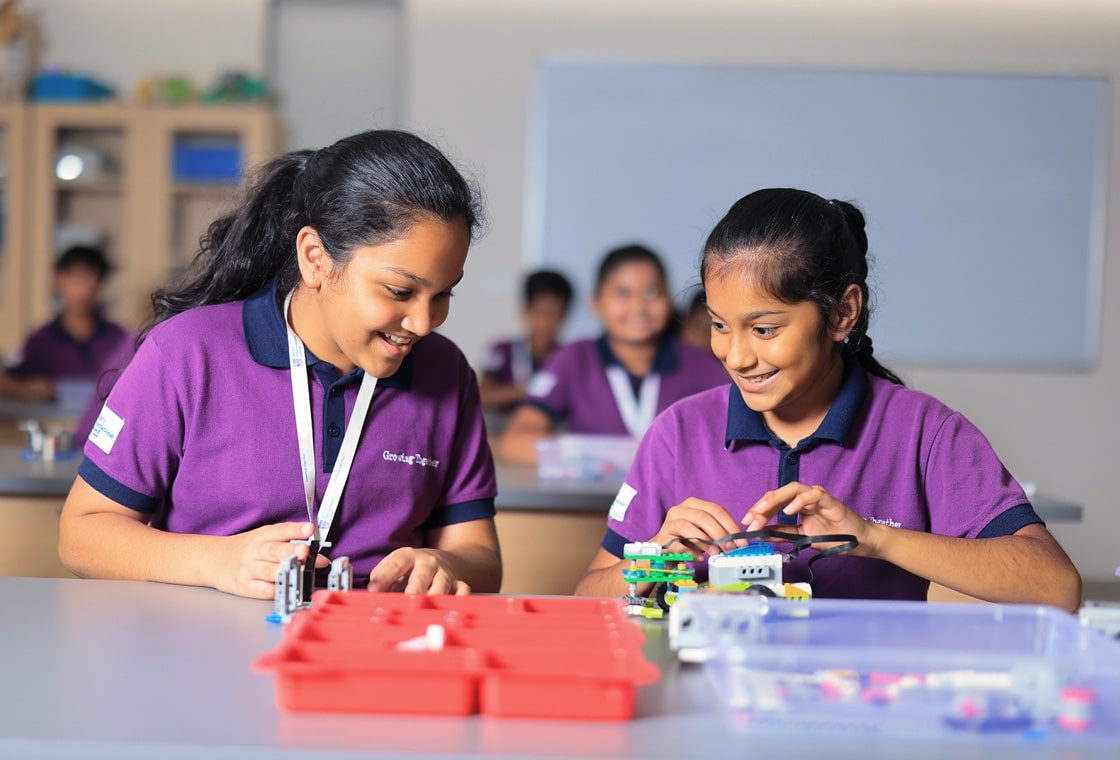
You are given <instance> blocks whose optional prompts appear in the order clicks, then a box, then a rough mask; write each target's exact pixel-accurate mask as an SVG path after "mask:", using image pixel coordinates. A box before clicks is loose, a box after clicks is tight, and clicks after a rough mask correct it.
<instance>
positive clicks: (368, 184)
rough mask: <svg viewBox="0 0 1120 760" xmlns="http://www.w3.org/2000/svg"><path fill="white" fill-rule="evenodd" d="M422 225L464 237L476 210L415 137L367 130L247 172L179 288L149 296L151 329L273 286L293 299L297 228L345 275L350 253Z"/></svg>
mask: <svg viewBox="0 0 1120 760" xmlns="http://www.w3.org/2000/svg"><path fill="white" fill-rule="evenodd" d="M425 217H435V218H438V219H442V220H443V221H446V222H450V221H453V220H456V219H460V218H461V219H464V220H465V222H466V225H467V229H468V231H469V232H470V233H471V235H472V237H473V236H474V234H475V232H476V230H477V228H478V226H479V224H480V223H481V204H480V200H479V196H478V191H477V190H476V189H475V188H474V187H473V186H472V185H471V184H469V183H468V182H467V181H466V180H465V179H464V178H463V176H462V175H461V174H460V173H459V172H458V170H457V169H456V168H455V167H454V166H453V165H452V164H451V162H450V161H449V160H448V159H447V158H446V157H445V156H444V155H443V154H442V153H441V152H440V151H439V150H438V149H437V148H435V147H434V146H433V145H431V144H430V143H428V142H425V141H424V140H422V139H421V138H419V137H417V136H416V135H413V134H410V133H408V132H400V131H395V130H373V131H369V132H362V133H359V134H356V135H352V136H350V137H345V138H343V139H341V140H339V141H338V142H336V143H334V144H333V145H330V146H328V147H325V148H321V149H320V150H317V151H311V150H299V151H294V152H291V153H287V154H284V155H281V156H279V157H277V158H274V159H272V160H271V161H269V162H267V163H265V164H264V165H263V166H261V167H259V168H258V169H257V170H256V172H255V173H254V174H253V176H252V179H251V181H250V183H249V184H248V186H247V188H246V190H245V193H244V196H243V200H242V202H241V204H240V205H239V207H238V208H236V209H235V210H234V211H233V212H231V213H229V214H227V215H225V216H223V217H221V218H219V219H217V220H215V221H214V222H213V223H211V224H210V227H209V229H207V231H206V234H204V235H203V236H202V239H201V241H200V243H199V245H200V248H199V251H198V253H196V254H195V258H194V262H193V264H192V267H191V271H190V273H189V274H188V276H187V278H186V280H185V281H184V282H182V283H181V284H179V285H176V286H172V287H169V288H164V289H162V290H158V291H156V292H155V293H154V294H153V295H152V305H153V307H154V317H153V321H152V324H158V323H159V322H162V321H163V320H165V319H168V318H170V317H172V316H174V315H175V314H178V313H180V312H183V311H186V310H187V309H191V308H194V307H196V306H203V305H206V304H215V303H226V302H229V301H237V300H240V299H243V298H246V297H248V296H249V295H252V294H253V293H255V292H256V291H258V290H260V289H261V288H263V287H264V286H265V285H267V284H268V283H269V282H270V281H271V280H272V279H273V278H277V281H278V286H277V289H278V291H279V292H281V293H287V292H288V291H290V290H292V289H293V288H294V287H295V286H296V283H297V282H298V281H299V267H298V264H297V261H296V257H295V239H296V235H297V233H298V232H299V230H300V229H301V228H302V227H304V226H310V227H312V228H314V229H315V231H316V232H317V233H318V235H319V239H320V241H321V242H322V244H323V247H324V249H325V250H326V252H327V253H328V255H330V257H331V258H332V259H333V260H334V261H335V262H336V263H339V264H342V265H345V264H346V262H347V261H348V260H349V258H350V255H351V254H352V253H353V251H354V249H355V248H357V247H359V246H362V245H378V244H381V243H385V242H389V241H392V240H397V239H400V237H401V236H402V235H404V234H405V233H406V232H407V231H408V229H409V228H410V227H411V226H412V225H413V224H414V223H416V222H417V221H419V220H421V219H423V218H425Z"/></svg>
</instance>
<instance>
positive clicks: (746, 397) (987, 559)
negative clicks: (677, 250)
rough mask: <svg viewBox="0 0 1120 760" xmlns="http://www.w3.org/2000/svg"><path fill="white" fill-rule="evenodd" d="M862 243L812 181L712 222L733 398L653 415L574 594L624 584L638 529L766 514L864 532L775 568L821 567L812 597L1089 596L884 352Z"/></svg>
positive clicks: (1003, 475) (991, 463)
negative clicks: (833, 552)
mask: <svg viewBox="0 0 1120 760" xmlns="http://www.w3.org/2000/svg"><path fill="white" fill-rule="evenodd" d="M867 249H868V242H867V234H866V231H865V228H864V217H863V214H862V213H861V212H860V211H859V209H857V208H856V207H855V206H854V205H852V204H851V203H847V202H844V201H839V200H826V199H824V198H821V197H820V196H817V195H814V194H812V193H808V192H804V191H801V190H793V189H768V190H759V191H757V192H754V193H751V194H750V195H747V196H745V197H743V198H741V199H740V200H739V201H737V202H736V203H735V204H734V205H733V206H732V207H731V209H730V210H729V211H728V212H727V214H726V215H725V216H724V217H723V219H721V220H720V221H719V222H718V223H717V224H716V226H715V228H714V229H713V230H712V232H711V234H710V235H709V236H708V239H707V242H706V244H705V246H704V254H703V258H702V261H701V266H700V273H701V277H702V280H703V283H704V288H705V293H706V301H707V307H708V312H709V314H710V316H711V320H712V333H711V338H712V341H711V342H712V350H713V352H714V353H715V355H716V357H717V358H718V359H719V360H720V361H722V362H723V365H724V367H725V369H726V370H727V372H728V374H730V376H731V379H732V385H731V388H730V393H728V389H727V388H726V387H724V388H719V389H715V390H711V391H707V392H704V393H699V394H697V395H694V396H691V397H689V398H686V399H684V400H682V401H680V402H678V403H677V404H675V405H674V406H672V407H670V408H669V409H668V410H667V411H666V412H664V413H663V414H661V415H660V416H659V417H658V418H657V419H656V420H655V421H654V423H653V425H652V427H651V428H650V429H649V431H648V432H647V434H646V436H645V437H644V438H643V439H642V443H641V445H640V446H639V449H638V453H637V456H636V458H635V460H634V464H633V466H632V467H631V469H630V472H629V474H628V476H627V478H626V483H625V484H624V485H623V487H622V489H621V490H620V491H619V493H618V496H617V497H616V498H615V501H614V504H613V505H612V507H611V510H610V515H609V519H608V524H607V532H606V536H605V537H604V539H603V544H602V548H601V549H600V551H599V553H598V555H597V556H596V557H595V559H594V560H592V563H591V566H590V568H589V569H588V571H587V574H586V575H585V576H584V577H583V579H582V580H581V581H580V585H579V587H578V589H577V593H583V594H603V595H607V594H610V595H623V594H625V593H626V589H627V586H628V584H627V583H626V581H625V580H624V579H623V577H622V574H621V568H622V566H623V564H624V562H623V560H622V559H621V557H622V555H623V547H624V545H625V544H627V543H630V542H638V541H653V542H655V543H657V544H660V545H665V544H666V543H668V542H672V541H674V539H677V538H686V539H687V538H699V539H703V540H707V541H711V542H717V541H718V540H719V539H721V538H723V537H724V536H728V535H730V534H733V533H738V532H741V531H752V530H757V529H760V528H763V527H765V526H767V525H770V524H773V527H776V528H778V529H780V530H782V531H785V532H793V533H799V534H803V535H814V536H819V535H829V534H832V535H836V534H847V535H851V536H855V537H856V539H857V541H858V544H857V546H855V548H852V549H850V550H848V551H847V552H846V553H843V554H840V555H839V556H835V557H830V558H828V559H826V560H825V562H823V563H821V564H818V565H817V566H816V568H815V570H814V573H813V574H812V575H810V574H809V572H808V563H809V562H810V561H811V560H812V559H813V558H814V557H815V556H816V554H817V551H827V550H829V549H832V548H836V547H838V546H840V544H828V543H824V544H816V545H815V549H816V550H817V551H814V550H803V551H801V552H799V553H798V556H797V557H796V558H794V559H793V560H792V561H790V562H788V563H787V564H786V566H785V569H784V580H785V581H786V582H798V581H810V580H811V582H812V589H813V595H814V596H821V597H862V598H883V599H925V598H926V594H927V591H928V587H929V584H930V582H931V581H932V582H936V583H939V584H941V585H943V586H947V587H949V588H951V589H954V590H956V591H959V592H962V593H964V594H968V595H970V596H974V597H978V598H981V599H986V600H989V601H993V602H1030V603H1040V604H1052V605H1055V606H1059V607H1063V608H1065V609H1068V610H1076V609H1077V608H1078V607H1079V606H1080V604H1081V578H1080V576H1079V574H1078V572H1077V570H1076V568H1075V567H1074V566H1073V564H1072V563H1071V562H1070V560H1069V557H1067V556H1066V554H1065V552H1064V551H1063V550H1062V548H1061V547H1060V546H1059V545H1058V543H1057V541H1056V540H1055V539H1054V538H1053V536H1051V534H1050V533H1049V532H1048V531H1047V530H1046V528H1045V526H1044V525H1043V523H1042V520H1041V519H1040V518H1039V517H1038V515H1037V514H1036V513H1035V511H1034V509H1033V508H1032V506H1031V504H1030V501H1029V500H1028V499H1027V496H1026V495H1025V493H1024V492H1023V489H1022V488H1021V487H1020V485H1019V484H1018V483H1016V482H1015V480H1014V479H1013V478H1012V477H1011V476H1010V475H1009V474H1008V471H1007V469H1006V468H1005V467H1004V465H1003V464H1002V462H1001V461H1000V459H999V458H998V457H997V455H996V454H995V452H994V451H993V450H992V447H991V445H990V444H989V443H988V441H987V439H986V438H985V437H984V436H983V434H982V433H981V432H980V431H979V430H978V429H977V428H976V427H975V426H973V425H972V424H971V423H970V422H969V421H968V420H967V419H965V418H964V416H963V415H961V414H960V413H958V412H955V411H953V410H952V409H949V408H948V407H946V406H945V405H943V404H941V403H940V402H938V401H937V400H936V399H934V398H932V397H931V396H928V395H926V394H924V393H921V392H919V391H916V390H912V389H910V388H907V387H905V386H904V385H903V383H902V381H901V380H900V379H899V378H898V376H897V375H895V374H894V373H893V372H891V371H890V370H888V369H887V368H885V367H884V366H883V365H881V364H880V363H879V361H878V360H877V359H876V358H875V356H874V351H873V348H872V343H871V337H870V335H869V334H868V323H869V314H870V308H869V302H870V293H869V291H868V287H867V272H868V264H867ZM691 545H692V546H693V547H695V548H697V549H698V550H700V549H701V547H703V546H707V545H709V544H703V543H693V544H691ZM674 546H679V544H674ZM725 548H732V545H731V544H728V545H727V546H726V547H725ZM675 550H676V549H674V551H675ZM710 551H712V552H718V551H719V549H718V548H714V549H711V550H710ZM642 590H643V591H646V590H647V589H642Z"/></svg>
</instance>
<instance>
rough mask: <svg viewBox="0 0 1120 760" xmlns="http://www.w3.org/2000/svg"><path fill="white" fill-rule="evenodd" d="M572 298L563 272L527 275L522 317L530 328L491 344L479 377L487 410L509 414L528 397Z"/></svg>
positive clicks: (561, 325)
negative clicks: (530, 387) (532, 379)
mask: <svg viewBox="0 0 1120 760" xmlns="http://www.w3.org/2000/svg"><path fill="white" fill-rule="evenodd" d="M571 302H572V284H571V282H569V281H568V278H567V277H565V276H564V275H562V274H560V273H559V272H554V271H551V270H548V269H541V270H538V271H536V272H532V273H531V274H529V275H528V276H527V277H526V278H525V283H524V289H523V294H522V311H521V318H522V320H523V321H524V323H525V327H526V328H527V330H528V332H527V333H526V335H525V336H524V337H523V338H512V339H508V340H501V341H498V342H497V343H495V344H494V345H493V346H491V347H490V351H489V352H488V354H487V358H486V366H485V367H483V369H482V373H481V375H480V376H479V378H478V390H479V395H480V397H481V399H482V408H483V409H484V410H486V411H488V412H499V413H502V414H508V413H510V412H512V411H513V410H514V408H516V406H517V404H518V402H520V401H521V400H522V399H523V398H525V393H526V391H527V389H528V386H529V379H530V378H531V377H532V376H533V374H534V373H535V372H537V371H538V370H540V369H541V368H542V367H543V366H544V364H545V362H546V361H547V360H548V357H549V356H551V355H552V352H553V351H555V350H556V347H557V345H558V341H559V335H560V328H561V327H563V325H564V320H565V319H566V318H567V316H568V307H569V306H571Z"/></svg>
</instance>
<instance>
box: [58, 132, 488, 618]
mask: <svg viewBox="0 0 1120 760" xmlns="http://www.w3.org/2000/svg"><path fill="white" fill-rule="evenodd" d="M479 215H480V210H479V201H478V195H477V192H476V191H475V190H474V188H473V187H472V186H471V185H470V184H469V183H468V182H467V181H466V180H465V179H464V178H463V176H462V175H461V174H460V173H459V172H458V170H456V168H455V167H454V166H453V165H452V164H451V162H450V161H448V159H447V158H446V157H445V156H444V155H443V154H442V153H441V152H440V151H439V150H438V149H436V148H435V147H434V146H432V145H430V144H429V143H427V142H425V141H424V140H422V139H420V138H419V137H417V136H415V135H412V134H409V133H406V132H398V131H370V132H364V133H361V134H357V135H353V136H351V137H347V138H344V139H342V140H339V141H338V142H337V143H335V144H333V145H330V146H328V147H325V148H322V149H320V150H316V151H310V150H302V151H296V152H293V153H289V154H286V155H283V156H280V157H278V158H276V159H274V160H272V161H271V162H268V163H267V164H265V165H264V166H262V167H261V168H260V169H259V170H258V171H257V173H256V174H255V176H254V178H253V180H252V182H251V183H249V185H248V187H247V189H246V191H245V194H244V197H243V199H242V202H241V203H240V204H239V205H238V206H237V207H236V208H235V209H234V210H233V211H232V212H231V213H229V214H227V215H225V216H223V217H221V218H220V219H218V220H216V221H215V222H213V223H212V224H211V225H210V227H209V229H208V230H207V232H206V234H205V235H204V236H203V238H202V241H201V245H200V250H199V252H198V254H197V255H196V257H195V261H194V263H193V266H192V268H191V271H190V272H189V273H188V274H187V276H186V277H185V279H184V280H183V281H182V282H181V283H179V284H176V285H173V286H170V287H167V288H165V289H163V290H160V291H158V292H157V293H155V295H154V296H153V305H154V318H153V321H152V324H151V325H150V326H149V327H148V328H147V329H146V330H145V331H144V333H143V336H142V340H141V342H140V345H139V347H138V349H137V353H136V356H135V357H134V358H133V359H132V361H131V363H130V364H129V365H128V368H127V369H126V370H125V371H124V372H123V374H121V376H120V379H119V380H118V381H117V383H116V385H115V386H114V387H113V390H112V391H111V393H110V394H109V396H108V398H107V399H106V402H105V406H104V407H103V408H102V409H101V413H100V415H99V417H98V419H97V422H96V424H95V425H94V427H93V430H92V432H91V433H90V435H89V439H88V441H87V443H86V445H85V459H84V460H83V462H82V464H81V465H80V466H79V470H78V475H79V477H78V479H77V481H76V482H75V484H74V486H73V488H72V490H71V492H70V496H69V498H68V499H67V502H66V505H65V507H64V509H63V513H62V519H61V523H60V542H59V552H60V555H61V557H62V560H63V562H64V563H65V564H66V565H67V566H68V567H69V568H70V569H71V570H72V571H73V572H74V573H76V574H78V575H81V576H93V577H103V578H129V579H147V580H155V581H163V582H169V583H182V584H190V585H202V586H212V587H215V588H218V589H221V590H223V591H227V592H230V593H234V594H239V595H243V596H250V597H257V598H265V599H267V598H271V597H272V596H273V594H274V590H275V588H274V585H275V580H276V578H277V572H278V570H279V566H280V562H281V561H282V560H283V559H285V558H286V557H287V556H289V555H291V554H296V555H297V556H298V557H299V558H300V559H302V560H304V561H305V562H306V564H307V565H308V566H309V567H318V568H319V569H320V570H322V569H324V568H325V567H326V566H327V565H328V564H329V559H328V557H327V556H326V555H328V554H329V555H332V556H335V557H341V556H346V557H349V559H350V562H351V566H352V567H353V569H354V573H355V584H356V585H368V586H369V588H371V589H381V590H404V591H408V592H410V593H466V592H468V591H469V590H470V589H472V588H474V589H477V590H482V591H497V590H498V587H499V585H500V582H501V559H500V556H499V552H498V542H497V538H496V534H495V530H494V524H493V515H494V496H495V494H496V486H495V479H494V467H493V462H492V459H491V455H490V449H489V447H488V445H487V440H486V431H485V429H484V427H483V422H482V414H481V408H480V405H479V399H478V384H477V381H476V378H475V376H474V373H473V371H472V370H471V368H470V366H469V365H468V363H467V362H466V360H465V358H464V357H463V355H462V353H461V352H460V351H459V349H458V348H457V347H456V346H455V345H454V344H452V343H451V342H450V341H449V340H447V339H446V338H444V337H442V336H440V335H438V334H435V333H433V332H432V331H433V330H435V328H437V327H439V326H440V325H441V324H442V323H443V322H444V320H445V319H446V318H447V316H448V311H449V306H450V299H451V291H452V288H453V287H454V286H455V284H456V283H458V282H459V281H460V280H461V279H462V277H463V275H464V271H465V263H466V258H467V249H468V247H469V245H470V241H471V239H472V237H473V235H474V233H475V231H476V229H477V227H478V225H479V223H480V219H479ZM320 547H321V548H322V550H323V554H318V549H319V548H320Z"/></svg>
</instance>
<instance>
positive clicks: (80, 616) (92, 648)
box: [0, 578, 1120, 760]
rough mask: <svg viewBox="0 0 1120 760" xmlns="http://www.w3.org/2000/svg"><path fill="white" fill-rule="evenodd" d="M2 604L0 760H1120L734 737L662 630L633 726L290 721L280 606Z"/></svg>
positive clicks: (22, 595) (34, 593)
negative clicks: (655, 679) (261, 669)
mask: <svg viewBox="0 0 1120 760" xmlns="http://www.w3.org/2000/svg"><path fill="white" fill-rule="evenodd" d="M355 593H364V592H355ZM0 600H3V604H4V612H3V615H2V617H0V641H2V642H3V646H2V647H0V684H3V691H2V694H3V696H2V697H0V699H2V700H3V709H2V710H0V757H3V758H114V760H121V759H131V758H155V757H158V758H206V760H215V759H220V758H243V757H244V758H265V757H268V758H275V757H292V758H295V757H300V758H308V757H316V758H319V757H331V758H335V757H337V758H373V757H397V756H401V755H403V754H408V755H409V757H421V758H433V757H444V758H446V757H493V758H498V757H501V758H509V757H600V758H619V757H634V758H672V760H682V759H683V758H706V759H707V758H743V757H748V756H750V757H756V758H783V759H784V758H797V757H822V758H824V757H827V758H829V760H832V759H833V758H853V759H855V758H858V760H867V758H872V757H883V758H892V759H897V758H906V760H919V759H920V758H944V757H950V756H951V757H953V758H954V760H970V759H971V758H977V759H979V758H984V759H985V760H987V759H988V758H991V757H993V756H997V755H999V754H1014V756H1016V757H1028V758H1051V757H1053V758H1089V757H1092V758H1098V757H1099V758H1106V757H1107V758H1113V759H1114V758H1116V757H1120V745H1118V746H1115V747H1099V746H1098V747H1048V746H1040V745H1037V744H1036V745H1024V744H1011V745H1007V744H999V743H996V744H993V743H992V742H991V741H986V740H984V739H982V738H975V739H971V740H970V741H968V742H965V741H953V742H950V743H946V742H937V741H934V742H929V741H925V742H920V743H918V742H910V741H907V740H905V739H882V738H874V739H872V738H866V737H864V738H858V739H857V738H844V737H830V738H827V739H822V738H817V739H815V740H814V739H811V738H808V737H803V736H773V735H771V736H752V735H750V734H743V733H733V732H731V731H730V729H729V728H728V725H727V723H726V721H725V720H724V715H723V713H722V712H721V710H720V709H719V707H718V699H717V697H716V695H714V694H713V692H712V689H711V682H710V681H709V679H708V677H707V675H706V674H705V673H704V672H703V671H702V670H700V669H698V668H697V666H688V665H680V664H678V663H677V662H676V661H675V660H674V659H673V657H672V656H671V653H670V652H669V650H668V647H667V644H666V639H665V636H664V629H663V628H662V623H660V622H652V621H645V622H644V626H645V628H646V635H647V645H646V650H645V651H646V656H647V657H649V659H650V660H652V661H653V662H655V663H657V664H659V665H660V666H661V668H662V671H661V672H662V677H661V680H660V682H659V683H657V684H655V685H653V686H649V687H643V688H642V689H641V691H640V693H639V696H638V700H637V703H636V706H635V713H636V716H635V718H634V719H632V720H630V721H621V722H614V721H610V722H576V721H564V720H557V721H549V720H521V719H510V718H504V719H503V718H494V717H479V716H472V717H468V718H432V717H410V716H406V717H381V716H375V715H330V714H309V713H284V712H281V711H279V710H278V709H277V708H276V706H275V702H274V694H273V685H272V679H271V677H270V676H268V675H261V674H258V673H254V672H252V671H251V669H250V665H251V663H252V662H253V660H254V659H255V658H256V657H257V656H258V655H260V654H261V653H263V652H265V651H267V650H269V649H271V648H273V647H274V646H275V645H276V643H277V641H278V640H279V638H280V634H281V629H280V627H279V625H278V624H274V623H269V622H266V620H265V615H266V614H267V613H268V612H269V611H270V610H271V604H270V603H269V602H260V601H253V600H246V599H241V598H237V597H233V596H229V595H226V594H223V593H221V592H218V591H213V590H209V589H201V588H187V587H180V586H171V585H163V584H156V583H143V582H126V581H89V580H62V579H44V578H0ZM1009 746H1010V749H1012V750H1013V753H1009V752H1008V749H1009Z"/></svg>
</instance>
